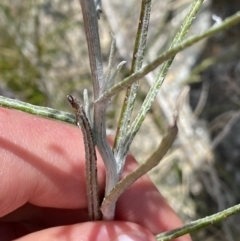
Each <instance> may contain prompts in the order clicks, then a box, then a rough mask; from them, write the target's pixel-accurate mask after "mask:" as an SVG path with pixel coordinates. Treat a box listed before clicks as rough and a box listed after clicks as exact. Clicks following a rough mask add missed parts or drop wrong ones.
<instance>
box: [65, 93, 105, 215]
mask: <svg viewBox="0 0 240 241" xmlns="http://www.w3.org/2000/svg"><path fill="white" fill-rule="evenodd" d="M67 99H68V101H69V102H70V104H71V106H72V108H73V109H74V111H75V114H76V123H77V126H78V127H80V128H81V130H82V133H83V141H84V148H85V161H86V179H87V180H86V189H87V198H88V214H89V218H90V219H91V220H99V219H100V217H101V214H100V209H99V193H98V182H97V156H96V151H95V146H94V140H93V134H92V130H91V126H90V123H89V121H88V118H87V115H86V113H85V110H84V107H83V105H82V104H81V103H80V101H78V100H77V99H76V98H75V97H73V96H72V95H68V96H67Z"/></svg>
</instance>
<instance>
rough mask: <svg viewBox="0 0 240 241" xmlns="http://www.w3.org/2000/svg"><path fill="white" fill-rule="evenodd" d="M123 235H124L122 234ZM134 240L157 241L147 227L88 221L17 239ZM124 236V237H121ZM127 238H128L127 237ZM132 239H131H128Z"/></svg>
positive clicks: (45, 240)
mask: <svg viewBox="0 0 240 241" xmlns="http://www.w3.org/2000/svg"><path fill="white" fill-rule="evenodd" d="M121 235H122V236H121ZM126 236H128V237H131V238H132V241H134V240H136V241H138V240H148V241H155V240H156V239H155V237H154V236H153V235H152V234H151V233H150V232H149V231H148V230H146V229H145V228H143V227H141V226H139V225H137V224H134V223H129V222H116V221H115V222H87V223H81V224H75V225H69V226H65V227H55V228H50V229H47V230H43V231H39V232H36V233H32V234H29V235H26V236H24V237H22V238H19V239H17V241H30V240H31V241H32V240H34V241H38V240H39V241H42V240H44V241H48V240H49V241H50V240H51V241H54V240H58V241H74V240H83V241H108V240H109V241H117V240H119V241H121V240H124V239H123V237H126ZM120 237H122V239H120ZM125 240H126V239H125ZM128 240H130V239H128Z"/></svg>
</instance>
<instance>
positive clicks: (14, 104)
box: [0, 96, 76, 125]
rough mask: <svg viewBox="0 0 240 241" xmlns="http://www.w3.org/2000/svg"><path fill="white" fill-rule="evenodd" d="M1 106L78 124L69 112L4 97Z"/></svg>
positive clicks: (1, 97) (0, 101) (0, 99)
mask: <svg viewBox="0 0 240 241" xmlns="http://www.w3.org/2000/svg"><path fill="white" fill-rule="evenodd" d="M0 106H3V107H7V108H11V109H16V110H21V111H24V112H26V113H29V114H33V115H37V116H41V117H46V118H50V119H54V120H58V121H63V122H67V123H69V124H73V125H75V124H76V118H75V116H74V115H73V114H70V113H68V112H64V111H60V110H56V109H52V108H49V107H42V106H37V105H31V104H28V103H26V102H22V101H19V100H14V99H10V98H7V97H3V96H0Z"/></svg>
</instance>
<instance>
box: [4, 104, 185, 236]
mask: <svg viewBox="0 0 240 241" xmlns="http://www.w3.org/2000/svg"><path fill="white" fill-rule="evenodd" d="M23 137H24V138H23ZM0 156H1V157H2V160H1V170H2V172H1V176H2V177H1V180H3V182H1V183H0V201H1V204H3V205H1V206H0V216H4V215H5V214H7V213H9V212H11V211H12V210H14V209H16V208H17V207H20V206H22V205H23V204H25V203H26V202H30V203H32V204H35V205H39V206H42V207H54V208H68V209H69V208H72V209H73V208H86V205H87V203H86V195H85V180H86V179H85V176H84V174H82V173H84V172H85V165H84V151H83V143H82V136H81V132H80V131H79V130H78V128H76V127H73V126H70V125H66V124H63V123H59V122H56V121H50V120H47V119H44V118H39V117H36V116H32V115H29V114H25V113H22V112H20V111H16V110H9V109H4V108H0ZM98 160H99V161H98V173H99V180H98V181H99V184H100V189H101V190H102V191H103V189H104V179H105V176H104V175H105V174H104V166H103V163H102V162H101V159H100V158H99V156H98ZM134 168H136V162H135V161H134V158H132V157H129V158H128V161H127V164H126V171H125V172H129V171H131V170H133V169H134ZM79 173H81V174H82V175H79ZM125 174H126V173H125ZM142 185H143V186H142ZM135 189H136V190H135ZM19 190H20V192H19ZM137 190H138V191H137ZM143 191H144V192H145V191H146V194H144V195H143ZM5 197H8V198H7V199H6V198H5ZM149 199H151V201H148V200H149ZM159 207H161V208H159ZM136 213H137V214H136ZM142 217H146V219H143V218H142ZM154 217H155V218H154ZM116 218H117V219H119V220H129V221H133V222H136V223H139V224H140V225H142V226H144V227H146V228H148V229H149V230H150V231H152V232H153V233H159V232H160V231H165V230H169V229H172V228H175V227H178V226H180V225H181V221H180V220H179V219H178V218H177V216H176V214H175V213H174V212H173V210H172V209H171V208H170V207H169V206H168V205H167V204H166V202H165V201H164V199H163V198H162V197H161V195H160V194H159V192H158V191H157V189H156V188H155V187H154V186H153V185H152V183H151V182H150V180H149V179H148V177H147V176H145V177H143V178H141V179H140V180H138V181H137V182H136V183H135V184H134V185H133V186H132V187H131V188H129V189H128V190H127V191H126V192H125V193H124V194H123V195H122V197H120V200H119V201H118V204H117V210H116ZM152 218H154V221H153V222H151V224H149V222H148V221H147V220H151V219H152Z"/></svg>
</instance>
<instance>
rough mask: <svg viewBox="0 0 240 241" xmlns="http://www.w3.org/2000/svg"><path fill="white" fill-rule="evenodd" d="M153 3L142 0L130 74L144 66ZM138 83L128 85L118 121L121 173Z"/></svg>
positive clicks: (116, 143) (149, 0) (117, 140)
mask: <svg viewBox="0 0 240 241" xmlns="http://www.w3.org/2000/svg"><path fill="white" fill-rule="evenodd" d="M151 5H152V1H151V0H142V7H141V14H140V19H139V25H138V31H137V36H136V41H135V46H134V51H133V57H132V59H133V60H132V67H131V71H130V74H133V73H135V72H136V71H138V70H139V69H141V67H142V62H143V57H144V52H145V49H146V42H147V33H148V25H149V20H150V13H151ZM138 85H139V84H138V82H135V83H133V84H132V86H130V87H128V89H127V92H126V95H125V98H124V103H123V106H122V111H121V115H120V118H119V122H118V127H117V133H116V136H115V140H114V148H113V152H114V156H115V159H116V162H117V165H118V174H121V172H122V168H123V166H124V163H125V160H124V159H119V158H118V157H120V156H121V155H119V153H121V152H122V148H123V146H124V141H125V138H126V135H127V132H128V127H129V123H130V119H131V115H132V110H133V106H134V102H135V99H136V96H137V90H138Z"/></svg>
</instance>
